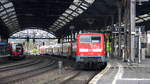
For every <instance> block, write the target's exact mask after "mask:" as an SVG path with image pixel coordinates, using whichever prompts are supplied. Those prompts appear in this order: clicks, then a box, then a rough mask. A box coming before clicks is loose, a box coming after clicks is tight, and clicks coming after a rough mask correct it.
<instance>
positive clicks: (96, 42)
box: [75, 33, 107, 67]
mask: <svg viewBox="0 0 150 84" xmlns="http://www.w3.org/2000/svg"><path fill="white" fill-rule="evenodd" d="M75 61H76V63H77V66H78V67H79V66H81V65H82V64H83V65H85V64H88V65H90V66H93V64H94V65H95V64H96V65H106V64H107V57H106V52H105V42H104V34H102V33H81V34H79V35H78V36H77V49H76V57H75Z"/></svg>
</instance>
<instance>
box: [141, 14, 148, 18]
mask: <svg viewBox="0 0 150 84" xmlns="http://www.w3.org/2000/svg"><path fill="white" fill-rule="evenodd" d="M147 16H148V14H144V15H141V16H139V17H140V18H144V17H147Z"/></svg>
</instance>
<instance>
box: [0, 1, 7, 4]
mask: <svg viewBox="0 0 150 84" xmlns="http://www.w3.org/2000/svg"><path fill="white" fill-rule="evenodd" d="M0 2H1V3H2V4H3V3H6V2H8V0H0Z"/></svg>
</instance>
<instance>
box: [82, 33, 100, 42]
mask: <svg viewBox="0 0 150 84" xmlns="http://www.w3.org/2000/svg"><path fill="white" fill-rule="evenodd" d="M100 41H101V38H100V36H93V35H81V36H80V43H99V42H100Z"/></svg>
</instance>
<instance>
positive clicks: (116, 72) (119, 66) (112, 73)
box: [93, 59, 150, 84]
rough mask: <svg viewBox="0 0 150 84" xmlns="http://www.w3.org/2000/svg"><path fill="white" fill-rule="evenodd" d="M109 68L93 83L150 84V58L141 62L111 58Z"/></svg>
mask: <svg viewBox="0 0 150 84" xmlns="http://www.w3.org/2000/svg"><path fill="white" fill-rule="evenodd" d="M109 64H110V65H111V66H110V68H109V70H108V71H107V72H106V73H105V74H103V76H102V77H100V78H97V82H96V83H93V84H150V59H146V60H143V61H142V62H141V64H138V63H132V64H130V63H127V62H123V61H121V60H118V59H110V60H109Z"/></svg>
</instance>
